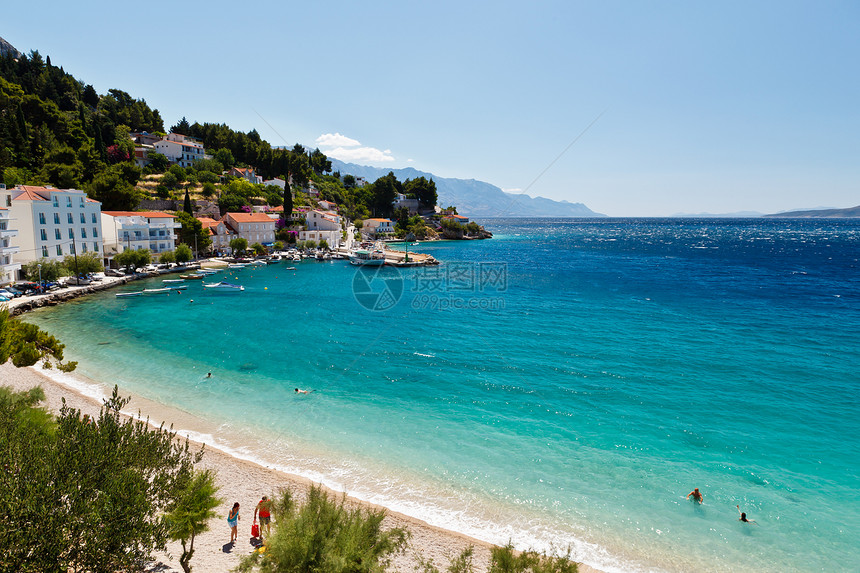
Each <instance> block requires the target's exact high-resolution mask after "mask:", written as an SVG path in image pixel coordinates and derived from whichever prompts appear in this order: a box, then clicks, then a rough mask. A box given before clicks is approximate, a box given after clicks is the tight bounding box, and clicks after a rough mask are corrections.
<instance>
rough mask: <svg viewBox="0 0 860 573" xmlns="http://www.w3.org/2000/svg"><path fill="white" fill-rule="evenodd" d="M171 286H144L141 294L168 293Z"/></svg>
mask: <svg viewBox="0 0 860 573" xmlns="http://www.w3.org/2000/svg"><path fill="white" fill-rule="evenodd" d="M172 290H173V289H172V288H168V287H164V288H145V289H143V294H170V291H172Z"/></svg>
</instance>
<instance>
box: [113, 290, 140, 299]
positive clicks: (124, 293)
mask: <svg viewBox="0 0 860 573" xmlns="http://www.w3.org/2000/svg"><path fill="white" fill-rule="evenodd" d="M142 294H143V291H137V292H118V293H116V296H117V297H119V298H124V297H128V296H140V295H142Z"/></svg>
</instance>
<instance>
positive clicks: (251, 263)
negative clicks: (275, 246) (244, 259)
mask: <svg viewBox="0 0 860 573" xmlns="http://www.w3.org/2000/svg"><path fill="white" fill-rule="evenodd" d="M248 264H249V265H265V264H266V261H261V260H259V259H258V260H254V261H251V262H250V263H248Z"/></svg>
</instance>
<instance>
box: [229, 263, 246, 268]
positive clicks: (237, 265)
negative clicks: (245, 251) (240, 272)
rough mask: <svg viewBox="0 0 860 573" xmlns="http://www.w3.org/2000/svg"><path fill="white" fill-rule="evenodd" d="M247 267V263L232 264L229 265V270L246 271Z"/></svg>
mask: <svg viewBox="0 0 860 573" xmlns="http://www.w3.org/2000/svg"><path fill="white" fill-rule="evenodd" d="M247 266H248V265H246V264H245V263H230V264H229V265H227V268H228V269H244V268H245V267H247Z"/></svg>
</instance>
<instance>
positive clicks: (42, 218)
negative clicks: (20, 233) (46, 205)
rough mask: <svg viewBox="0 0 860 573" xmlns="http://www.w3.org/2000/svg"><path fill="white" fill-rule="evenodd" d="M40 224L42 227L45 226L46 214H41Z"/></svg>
mask: <svg viewBox="0 0 860 573" xmlns="http://www.w3.org/2000/svg"><path fill="white" fill-rule="evenodd" d="M39 224H40V225H44V224H45V214H44V213H39Z"/></svg>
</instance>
